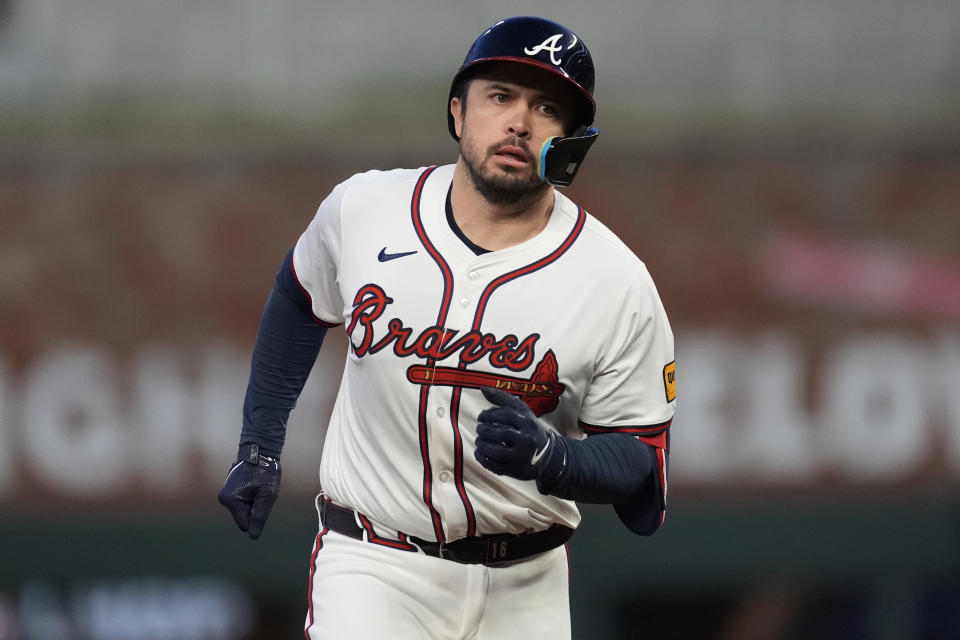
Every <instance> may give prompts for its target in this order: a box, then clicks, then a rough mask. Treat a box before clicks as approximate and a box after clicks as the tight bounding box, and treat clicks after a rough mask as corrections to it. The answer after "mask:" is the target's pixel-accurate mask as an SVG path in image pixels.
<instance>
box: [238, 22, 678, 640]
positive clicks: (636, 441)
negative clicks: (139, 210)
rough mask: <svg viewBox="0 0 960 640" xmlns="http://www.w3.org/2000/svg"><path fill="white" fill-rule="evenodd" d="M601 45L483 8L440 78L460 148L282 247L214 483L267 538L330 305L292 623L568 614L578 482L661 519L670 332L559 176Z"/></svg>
mask: <svg viewBox="0 0 960 640" xmlns="http://www.w3.org/2000/svg"><path fill="white" fill-rule="evenodd" d="M593 87H594V67H593V61H592V59H591V56H590V53H589V51H588V50H587V47H586V45H585V44H584V42H583V41H582V40H581V39H580V38H579V37H578V36H577V35H576V34H575V33H573V32H572V31H570V30H569V29H567V28H566V27H564V26H561V25H559V24H557V23H555V22H551V21H549V20H545V19H542V18H535V17H515V18H510V19H507V20H503V21H500V22H497V23H496V24H494V25H493V26H491V27H490V28H489V29H487V30H486V31H484V32H483V33H482V34H481V35H480V36H479V37H478V38H477V39H476V41H475V42H474V43H473V45H472V46H471V47H470V49H469V52H468V53H467V56H466V59H465V60H464V62H463V65H462V66H461V67H460V68H459V70H458V71H457V72H456V74H455V76H454V78H453V82H452V84H451V89H450V95H449V100H448V102H447V119H448V126H449V130H450V133H451V135H452V136H453V137H454V139H456V140H458V141H459V145H460V155H459V157H458V159H457V161H456V164H453V165H448V166H432V167H426V168H420V169H397V170H392V171H371V172H368V173H363V174H359V175H355V176H353V177H352V178H350V179H348V180H346V181H345V182H343V183H341V184H340V185H338V186H337V187H335V188H334V189H333V190H332V192H331V193H330V194H329V195H328V196H327V197H326V199H324V200H323V202H322V203H321V204H320V207H319V209H318V211H317V213H316V216H315V217H314V218H313V220H312V222H311V223H310V224H309V226H308V227H307V228H306V230H305V231H304V232H303V234H302V235H301V236H300V238H299V239H298V241H297V242H296V245H295V246H294V248H293V249H292V250H291V251H290V252H289V253H288V254H287V256H286V258H285V259H284V261H283V263H282V266H281V267H280V269H279V271H278V273H277V277H276V281H275V285H274V288H273V290H272V292H271V293H270V296H269V298H268V300H267V302H266V306H265V308H264V311H263V315H262V318H261V322H260V328H259V331H258V335H257V342H256V346H255V348H254V352H253V358H252V364H251V373H250V381H249V385H248V388H247V394H246V398H245V401H244V406H243V428H242V431H241V436H240V448H239V453H238V456H237V459H236V462H235V464H234V465H233V467H232V469H231V470H230V472H229V474H228V476H227V479H226V481H225V483H224V485H223V488H222V490H221V491H220V494H219V499H220V501H221V502H222V503H223V504H224V505H225V506H226V507H227V508H228V509H229V510H230V511H231V512H232V514H233V516H234V518H235V520H236V522H237V525H238V526H239V527H240V529H241V530H243V531H246V532H247V533H248V534H249V536H250V537H251V538H257V537H259V535H260V533H261V531H262V530H263V526H264V522H265V521H266V519H267V515H268V514H269V512H270V508H271V506H272V505H273V502H274V500H275V499H276V497H277V493H278V490H279V485H280V455H281V450H282V448H283V443H284V433H285V428H286V421H287V417H288V414H289V412H290V411H291V410H292V409H293V406H294V403H295V401H296V399H297V397H298V395H299V393H300V391H301V389H302V387H303V384H304V383H305V381H306V379H307V377H308V375H309V373H310V370H311V367H312V366H313V364H314V361H315V359H316V356H317V353H318V351H319V349H320V346H321V343H322V341H323V337H324V334H325V332H326V331H327V329H328V328H330V327H338V326H340V327H343V329H344V330H345V331H346V333H347V336H348V338H349V343H350V344H349V347H350V348H349V353H348V355H347V361H346V366H345V368H344V371H343V376H342V381H341V384H340V389H339V393H338V395H337V399H336V403H335V405H334V408H333V413H332V415H331V418H330V424H329V426H328V429H327V434H326V440H325V444H324V450H323V456H322V460H321V462H320V485H321V493H320V495H318V497H317V501H316V505H317V511H318V515H319V521H320V529H319V533H318V534H317V537H316V540H315V543H314V547H313V552H312V554H311V556H310V563H309V568H310V571H309V576H310V578H309V585H310V586H309V608H308V611H307V616H306V624H305V636H306V637H307V638H308V639H317V638H347V637H349V638H437V639H452V638H458V639H459V638H471V639H476V640H494V639H495V640H510V639H517V640H520V639H523V640H528V639H530V638H551V639H556V638H569V637H570V614H569V595H568V566H567V554H566V549H565V544H566V542H567V540H568V539H569V538H570V536H571V534H572V533H573V530H574V529H575V528H576V527H577V525H578V523H579V521H580V514H579V512H578V510H577V506H576V502H586V503H598V504H611V505H613V506H614V509H615V510H616V513H617V514H618V515H619V517H620V519H621V520H622V521H623V523H624V524H625V525H626V526H627V527H628V528H629V529H630V530H631V531H634V532H636V533H638V534H640V535H649V534H652V533H653V532H654V531H655V530H657V528H658V527H659V526H660V524H661V523H662V521H663V515H664V509H665V505H666V490H667V451H668V443H669V431H668V430H669V427H670V423H671V420H672V417H673V414H674V407H675V399H674V398H675V380H674V373H675V364H674V348H673V336H672V333H671V330H670V325H669V323H668V320H667V316H666V313H665V312H664V309H663V306H662V304H661V302H660V299H659V296H658V294H657V291H656V288H655V287H654V284H653V281H652V280H651V278H650V275H649V274H648V272H647V270H646V268H645V266H644V264H643V263H642V262H641V261H640V260H639V259H638V258H637V257H636V256H635V255H634V254H633V253H632V252H631V251H630V250H629V249H628V248H627V247H626V246H625V245H624V244H623V243H622V242H621V241H620V240H618V239H617V237H616V236H615V235H614V234H613V233H612V232H611V231H609V230H608V229H607V228H606V227H604V226H603V225H602V224H601V223H600V222H598V221H597V220H596V219H595V218H593V217H592V216H591V215H590V214H588V213H587V212H586V211H585V210H584V209H583V208H581V207H579V206H577V205H576V204H574V203H573V202H571V201H570V200H569V199H568V198H567V197H565V196H564V195H563V194H562V193H561V192H560V191H559V190H557V189H556V187H557V186H565V185H568V184H570V181H571V180H572V179H573V178H574V176H575V175H576V173H577V170H578V168H579V166H580V163H581V162H582V161H583V158H584V156H585V155H586V153H587V151H588V149H589V148H590V146H591V145H592V144H593V142H594V141H595V140H596V138H597V135H598V133H597V130H596V129H595V128H592V126H591V125H592V123H593V121H594V112H595V106H596V105H595V102H594V98H593V95H592V94H593Z"/></svg>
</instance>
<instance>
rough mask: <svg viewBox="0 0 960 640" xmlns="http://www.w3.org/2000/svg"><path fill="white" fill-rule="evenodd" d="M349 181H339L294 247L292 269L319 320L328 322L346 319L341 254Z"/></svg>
mask: <svg viewBox="0 0 960 640" xmlns="http://www.w3.org/2000/svg"><path fill="white" fill-rule="evenodd" d="M347 185H348V183H347V182H344V183H341V184H339V185H337V186H336V187H335V188H334V189H333V191H331V192H330V195H329V196H327V198H326V199H325V200H324V201H323V202H322V203H321V204H320V207H319V208H318V209H317V213H316V215H315V216H314V217H313V220H312V221H311V222H310V224H309V225H308V226H307V229H306V230H305V231H304V232H303V234H302V235H301V236H300V238H299V240H297V244H296V246H295V247H294V250H293V273H294V275H295V276H296V279H297V282H298V283H299V286H300V287H301V288H302V289H303V291H304V293H305V294H306V295H307V297H308V298H309V301H310V307H311V309H312V311H313V315H314V316H315V317H316V319H317V320H319V321H320V322H323V323H325V324H328V325H337V324H341V323H342V322H343V321H344V310H343V309H344V305H343V298H342V296H341V295H340V287H339V272H340V263H341V258H342V244H343V243H342V232H343V228H342V224H341V214H342V208H343V199H344V196H345V194H346V192H347V190H348V186H347Z"/></svg>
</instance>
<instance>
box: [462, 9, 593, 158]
mask: <svg viewBox="0 0 960 640" xmlns="http://www.w3.org/2000/svg"><path fill="white" fill-rule="evenodd" d="M493 62H517V63H521V64H527V65H531V66H534V67H537V68H540V69H543V70H545V71H548V72H550V73H553V74H554V75H557V76H560V77H561V78H563V79H565V80H567V81H568V82H569V83H570V86H571V87H572V88H573V89H574V91H573V94H574V95H575V96H576V100H577V109H576V122H575V128H577V129H580V128H586V127H589V126H590V125H591V124H593V118H594V115H595V114H596V110H597V103H596V101H594V99H593V81H594V74H593V58H592V57H591V56H590V51H589V50H588V49H587V45H585V44H584V43H583V40H581V39H580V37H579V36H578V35H577V34H575V33H574V32H573V31H571V30H570V29H568V28H566V27H565V26H563V25H561V24H558V23H556V22H553V21H552V20H547V19H545V18H536V17H533V16H518V17H515V18H507V19H506V20H501V21H499V22H497V23H495V24H494V25H493V26H491V27H490V28H488V29H487V30H486V31H484V32H483V33H481V34H480V36H479V37H478V38H477V39H476V40H475V41H474V43H473V45H472V46H471V47H470V50H469V51H468V52H467V57H466V58H465V59H464V61H463V64H462V65H461V66H460V69H459V70H458V71H457V73H456V75H455V76H454V77H453V82H452V83H451V84H450V95H449V96H448V98H447V125H448V126H449V128H450V135H452V136H453V138H454V139H455V140H459V138H458V137H457V133H456V130H455V129H454V123H453V115H452V114H451V113H450V100H451V99H453V97H454V96H455V95H456V94H457V90H458V86H459V85H460V83H461V82H463V81H465V80H468V79H470V77H472V76H473V75H474V74H475V73H477V72H478V71H480V69H482V68H483V66H485V65H486V64H489V63H493Z"/></svg>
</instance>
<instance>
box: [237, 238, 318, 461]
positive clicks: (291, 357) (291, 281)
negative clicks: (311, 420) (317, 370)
mask: <svg viewBox="0 0 960 640" xmlns="http://www.w3.org/2000/svg"><path fill="white" fill-rule="evenodd" d="M292 261H293V249H291V250H290V251H289V253H287V256H286V257H285V258H284V260H283V264H281V265H280V269H279V270H278V271H277V276H276V278H275V279H274V285H273V289H272V290H271V291H270V295H269V296H268V298H267V302H266V304H265V305H264V308H263V314H262V315H261V317H260V327H259V329H258V330H257V341H256V345H255V346H254V349H253V357H252V358H251V362H250V380H249V382H248V383H247V394H246V397H245V398H244V400H243V428H242V430H241V432H240V444H246V443H248V442H255V443H257V444H258V445H260V452H261V453H263V454H264V455H271V456H279V455H280V452H281V451H282V449H283V442H284V438H285V437H286V431H287V418H288V417H289V415H290V412H291V411H292V410H293V408H294V406H295V405H296V403H297V398H299V397H300V392H301V391H303V385H304V384H305V383H306V381H307V378H308V377H309V376H310V371H311V370H312V369H313V365H314V363H315V362H316V360H317V354H318V353H319V352H320V346H321V345H322V344H323V337H324V335H325V334H326V332H327V327H326V326H324V325H322V324H320V323H319V322H318V321H317V319H316V318H315V316H314V315H313V310H312V308H311V305H310V299H309V297H308V296H307V294H306V293H305V292H304V291H303V289H301V287H300V284H299V283H298V282H297V280H296V276H295V275H294V273H293V266H292Z"/></svg>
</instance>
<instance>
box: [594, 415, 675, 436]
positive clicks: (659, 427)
mask: <svg viewBox="0 0 960 640" xmlns="http://www.w3.org/2000/svg"><path fill="white" fill-rule="evenodd" d="M672 422H673V418H670V419H669V420H667V421H666V422H661V423H659V424H651V425H643V426H639V427H598V426H595V425H592V424H587V423H586V422H584V421H583V420H581V421H580V428H581V429H583V431H584V433H586V434H587V435H589V436H595V435H597V434H600V433H628V434H630V435H634V436H655V435H657V434H660V433H663V432H664V431H666V430H667V429H669V428H670V424H671V423H672Z"/></svg>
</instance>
